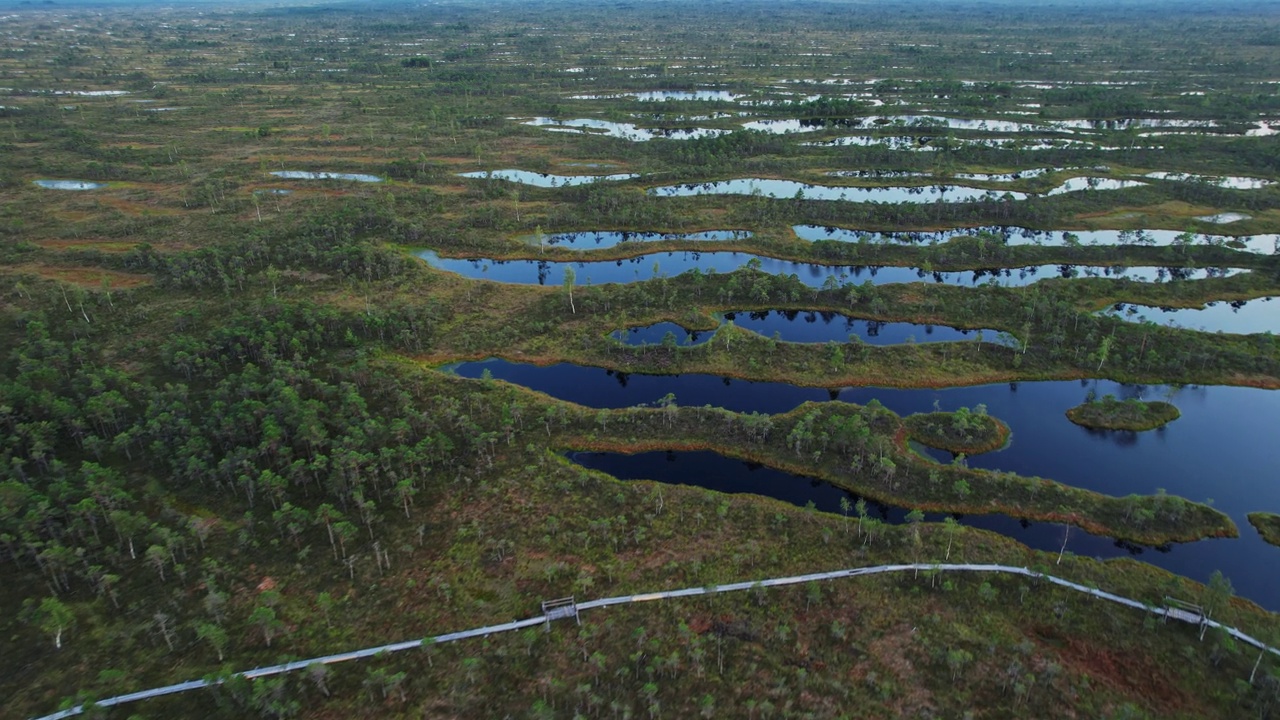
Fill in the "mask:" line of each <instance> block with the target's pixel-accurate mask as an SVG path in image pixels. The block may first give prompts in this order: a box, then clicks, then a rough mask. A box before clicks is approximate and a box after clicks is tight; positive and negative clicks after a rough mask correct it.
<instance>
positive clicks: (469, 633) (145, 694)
mask: <svg viewBox="0 0 1280 720" xmlns="http://www.w3.org/2000/svg"><path fill="white" fill-rule="evenodd" d="M921 570H925V571H940V572H989V573H1002V574H1007V575H1024V576H1026V577H1030V578H1036V579H1040V580H1044V581H1046V582H1050V583H1053V584H1054V585H1058V586H1061V587H1064V588H1068V589H1070V590H1075V591H1077V592H1082V593H1085V594H1087V595H1091V596H1093V597H1096V598H1100V599H1102V600H1107V601H1109V602H1113V603H1117V604H1119V605H1124V606H1126V607H1131V608H1134V609H1135V610H1142V611H1144V612H1149V613H1152V614H1155V615H1160V616H1163V617H1164V618H1165V619H1168V618H1172V619H1174V620H1180V621H1182V622H1185V623H1190V624H1192V625H1197V626H1201V627H1202V628H1204V627H1212V628H1220V629H1222V630H1223V631H1225V632H1226V633H1227V634H1228V635H1230V636H1231V637H1233V638H1235V639H1236V640H1238V641H1240V642H1242V643H1245V644H1246V645H1250V646H1252V647H1254V648H1257V649H1258V650H1261V651H1262V652H1269V653H1271V654H1272V655H1276V656H1278V657H1280V649H1277V648H1274V647H1271V646H1270V645H1267V644H1266V643H1264V642H1262V641H1261V640H1258V639H1256V638H1254V637H1252V636H1250V635H1246V634H1245V633H1243V632H1241V631H1240V630H1238V629H1236V628H1234V627H1229V626H1227V625H1223V624H1222V623H1220V622H1218V621H1216V620H1210V619H1208V618H1206V617H1205V616H1204V615H1203V614H1202V612H1193V611H1189V610H1186V609H1183V608H1180V607H1170V606H1168V605H1165V606H1155V605H1149V604H1147V603H1144V602H1139V601H1138V600H1133V599H1130V598H1126V597H1121V596H1120V595H1115V594H1112V593H1109V592H1106V591H1104V590H1098V589H1097V588H1091V587H1088V586H1086V585H1081V584H1080V583H1075V582H1071V581H1070V580H1063V579H1062V578H1059V577H1054V576H1052V575H1046V574H1044V573H1040V572H1036V571H1034V570H1028V569H1027V568H1024V567H1014V566H1011V565H964V564H949V563H911V564H905V565H876V566H874V567H863V568H850V569H847V570H833V571H831V572H821V573H812V574H809V575H793V576H790V577H781V578H769V579H766V580H753V581H748V582H739V583H730V584H728V585H708V586H706V587H691V588H683V589H680V590H663V591H660V592H653V593H646V594H641V595H620V596H618V597H611V598H601V599H599V600H590V601H587V602H584V603H574V604H573V605H572V607H573V613H572V614H571V615H570V614H568V612H569V611H568V607H569V606H566V605H558V606H553V607H551V608H550V609H548V608H544V612H545V614H544V615H541V616H539V617H532V618H527V619H525V620H514V621H512V622H509V623H502V624H500V625H489V626H487V627H480V628H474V629H472V630H462V631H460V632H454V633H447V634H445V635H436V636H435V637H430V638H426V639H423V640H406V641H405V642H399V643H394V644H391V645H380V646H378V647H371V648H365V649H363V650H353V651H351V652H346V653H340V654H337V655H325V656H323V657H316V658H311V659H309V660H295V661H293V662H288V663H284V664H282V665H272V666H270V667H264V668H254V669H253V670H245V671H242V672H238V673H235V674H233V675H232V677H243V678H246V679H250V680H252V679H254V678H260V677H269V676H271V675H280V674H283V673H288V672H294V671H295V670H304V669H306V668H307V667H310V666H311V665H332V664H334V663H340V662H347V661H349V660H359V659H361V658H369V657H373V656H375V655H381V654H383V653H394V652H400V651H402V650H412V649H414V648H419V647H422V646H423V644H424V643H425V644H428V645H430V644H439V643H447V642H455V641H458V640H466V639H469V638H474V637H484V636H488V635H492V634H493V633H500V632H510V631H512V630H521V629H524V628H527V627H535V626H537V625H549V623H550V622H551V620H553V619H556V618H558V617H576V616H577V614H578V613H580V612H581V611H583V610H594V609H596V608H605V607H610V606H612V605H626V604H629V603H639V602H649V601H651V600H670V599H672V598H682V597H694V596H696V595H711V594H714V593H723V592H735V591H738V590H750V589H752V588H757V587H782V586H786V585H802V584H804V583H810V582H820V581H827V580H840V579H843V578H851V577H860V576H863V575H880V574H883V573H899V572H907V571H913V572H918V571H921ZM566 600H568V601H569V602H572V598H566ZM553 602H555V601H553ZM1202 634H1203V633H1202ZM222 682H224V678H212V679H200V680H188V681H187V682H184V683H178V684H177V685H166V686H165V687H160V688H154V689H151V690H141V691H139V692H134V693H129V694H128V695H117V696H116V697H112V698H106V699H105V700H98V701H97V702H96V703H94V705H95V706H96V707H112V706H114V705H123V704H125V703H130V702H135V701H137V700H146V699H148V698H155V697H163V696H165V695H173V694H176V693H181V692H186V691H188V690H198V689H200V688H205V687H210V686H213V685H218V684H221V683H222ZM84 710H85V707H84V706H83V705H77V706H75V707H72V708H68V709H66V710H59V711H58V712H55V713H53V714H50V715H45V716H42V717H40V718H36V719H35V720H62V718H68V717H72V716H75V715H79V714H80V713H82V712H84Z"/></svg>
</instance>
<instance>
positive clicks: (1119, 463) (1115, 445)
mask: <svg viewBox="0 0 1280 720" xmlns="http://www.w3.org/2000/svg"><path fill="white" fill-rule="evenodd" d="M485 370H488V371H489V372H490V373H491V374H492V375H493V377H495V378H498V379H501V380H506V381H508V382H512V383H515V384H519V385H523V386H525V387H529V388H532V389H534V390H537V391H540V392H544V393H547V394H549V395H552V396H554V397H557V398H561V399H564V400H568V401H571V402H575V403H580V404H582V405H586V406H589V407H598V408H621V407H630V406H635V405H638V404H643V403H652V402H654V401H656V400H658V399H659V398H661V397H663V396H664V395H666V394H668V393H673V394H674V395H675V399H676V402H677V403H678V404H679V405H685V406H701V405H712V406H718V407H723V408H726V409H728V410H734V411H738V412H752V411H755V412H764V413H778V412H785V411H787V410H790V409H792V408H794V407H796V406H797V405H799V404H800V403H801V402H804V401H806V400H812V401H818V402H825V401H830V400H833V399H838V400H841V401H847V402H854V403H859V404H863V403H866V402H868V401H870V400H871V399H873V398H874V399H876V400H878V401H880V402H881V403H883V404H884V405H885V406H886V407H888V408H889V409H890V410H893V411H894V412H897V413H899V414H903V415H906V414H911V413H915V412H929V411H932V410H933V409H934V407H935V403H936V405H937V407H940V408H941V409H943V410H955V409H956V408H959V407H962V406H963V407H974V406H976V405H978V404H979V403H981V404H984V405H986V406H987V410H988V412H989V413H990V414H992V415H994V416H996V417H998V418H1000V419H1001V420H1003V421H1005V422H1006V423H1008V425H1009V427H1010V429H1011V430H1012V431H1013V439H1012V442H1011V443H1010V444H1009V446H1008V447H1007V448H1005V449H1004V450H1001V451H998V452H993V453H988V454H984V455H978V456H975V457H972V458H969V465H970V466H971V467H976V468H985V469H992V470H1001V471H1008V472H1016V473H1018V474H1020V475H1025V476H1041V477H1046V478H1050V479H1053V480H1057V481H1059V482H1063V483H1066V484H1068V485H1073V486H1076V487H1082V488H1087V489H1091V490H1095V491H1098V492H1101V493H1106V494H1108V495H1116V496H1124V495H1128V494H1131V493H1137V494H1152V493H1155V492H1156V491H1157V489H1160V488H1163V489H1165V490H1166V491H1167V492H1169V493H1170V494H1172V495H1180V496H1183V497H1186V498H1188V499H1190V500H1194V501H1199V502H1203V501H1206V500H1208V499H1210V498H1211V499H1212V500H1213V503H1214V506H1215V507H1217V508H1218V509H1220V510H1222V511H1223V512H1225V513H1227V514H1228V515H1230V516H1231V518H1232V519H1233V520H1234V521H1235V522H1236V524H1237V525H1239V526H1240V534H1241V538H1239V539H1236V540H1207V541H1202V542H1198V543H1191V544H1186V545H1179V546H1176V547H1174V548H1173V550H1172V551H1171V552H1168V553H1158V552H1147V553H1145V554H1144V556H1143V557H1144V559H1146V560H1148V561H1150V562H1153V563H1155V564H1157V565H1160V566H1161V567H1164V568H1167V569H1169V570H1172V571H1174V572H1177V573H1179V574H1183V575H1187V576H1188V577H1193V578H1196V579H1199V580H1202V581H1203V580H1206V579H1207V578H1208V577H1209V575H1210V574H1211V573H1212V572H1213V570H1215V569H1219V570H1222V571H1223V573H1225V574H1226V575H1227V576H1228V577H1230V578H1231V581H1232V582H1233V583H1234V584H1235V587H1236V588H1237V590H1238V591H1239V593H1240V594H1241V595H1244V596H1246V597H1249V598H1250V599H1252V600H1254V601H1256V602H1259V603H1261V604H1263V605H1265V606H1267V607H1271V608H1275V607H1280V574H1278V573H1274V572H1270V571H1269V570H1267V568H1272V567H1274V566H1275V564H1276V562H1277V561H1280V548H1276V547H1273V546H1270V545H1267V544H1266V543H1264V542H1263V541H1262V539H1261V538H1260V537H1259V536H1258V534H1257V533H1256V531H1255V530H1254V529H1253V527H1252V526H1251V525H1249V524H1248V521H1247V520H1246V519H1245V514H1246V513H1248V512H1252V511H1255V510H1269V511H1272V512H1275V511H1277V510H1280V483H1277V482H1276V480H1275V476H1276V471H1277V470H1278V469H1280V443H1277V442H1275V437H1274V436H1275V432H1274V428H1275V420H1276V418H1280V392H1276V391H1270V390H1258V389H1254V388H1238V387H1223V386H1212V387H1195V386H1191V387H1183V388H1175V387H1169V386H1137V385H1122V384H1119V383H1115V382H1111V381H1106V380H1101V381H1092V380H1091V381H1084V382H1081V381H1059V382H1026V383H1012V384H998V385H982V386H977V387H967V388H948V389H942V390H932V389H923V390H896V389H888V388H843V389H832V390H826V389H822V388H803V387H797V386H794V385H788V384H784V383H753V382H745V381H740V380H729V379H725V378H721V377H716V376H713V375H696V374H687V375H675V376H654V375H638V374H625V373H614V372H611V371H606V370H603V369H600V368H591V367H585V366H579V365H572V364H568V363H562V364H559V365H553V366H550V367H536V366H533V365H523V364H518V363H509V362H506V361H498V360H491V361H485V362H471V363H463V364H461V365H459V366H457V367H456V368H455V371H456V372H457V373H458V374H459V375H463V376H466V377H479V376H480V375H481V374H482V373H483V372H484V371H485ZM1090 392H1093V393H1095V394H1096V395H1098V396H1102V395H1105V394H1113V395H1115V396H1117V397H1120V398H1127V397H1138V398H1144V399H1167V400H1168V401H1170V402H1172V403H1173V404H1174V405H1176V406H1178V408H1179V409H1180V410H1181V411H1182V417H1181V418H1180V419H1178V420H1176V421H1174V422H1173V423H1171V424H1170V425H1168V426H1166V427H1165V428H1163V429H1161V430H1156V431H1152V432H1147V433H1116V432H1097V431H1090V430H1087V429H1085V428H1081V427H1079V426H1076V425H1074V424H1072V423H1071V422H1069V421H1068V420H1067V419H1066V417H1065V416H1064V413H1065V411H1066V410H1067V409H1068V408H1070V407H1072V406H1074V405H1077V404H1079V403H1080V402H1082V401H1083V400H1084V399H1085V398H1086V396H1087V395H1088V394H1089V393H1090ZM631 462H633V461H632V460H631V459H626V457H625V456H624V459H620V460H618V461H617V464H614V465H610V466H609V467H610V469H609V471H610V472H614V471H615V470H616V471H618V472H620V473H621V474H622V475H623V476H630V475H629V474H628V473H627V472H623V470H622V469H621V468H623V467H624V466H626V465H628V463H631ZM636 467H640V466H639V465H637V466H636ZM735 472H742V473H746V472H749V471H748V470H747V469H746V468H745V466H744V467H743V469H742V470H740V471H737V470H735ZM699 476H700V475H699V473H696V472H695V473H692V474H690V475H689V476H688V479H689V480H690V481H691V482H695V484H696V481H697V480H698V478H699ZM679 477H680V473H673V474H667V475H664V476H662V477H658V478H654V479H659V480H667V481H671V482H680V481H681V480H679V479H678V478H679ZM735 482H736V481H735ZM815 502H816V500H815ZM800 504H803V503H800ZM1001 532H1004V530H1001ZM1079 534H1080V535H1081V536H1082V537H1083V536H1084V534H1083V533H1079ZM1014 536H1015V537H1019V536H1017V535H1014ZM1058 537H1059V541H1060V535H1059V536H1058ZM1020 539H1022V538H1020ZM1046 542H1047V540H1046ZM1103 544H1104V545H1105V544H1106V543H1103ZM1073 547H1074V546H1073ZM1046 549H1048V548H1046ZM1095 549H1096V548H1094V547H1093V546H1089V549H1088V550H1087V552H1088V554H1100V553H1099V552H1095ZM1104 549H1105V548H1104ZM1076 551H1077V552H1081V553H1085V552H1086V550H1085V549H1082V548H1076Z"/></svg>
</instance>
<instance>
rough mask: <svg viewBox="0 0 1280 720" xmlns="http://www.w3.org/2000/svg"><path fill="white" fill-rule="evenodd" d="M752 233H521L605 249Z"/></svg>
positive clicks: (532, 240) (534, 241)
mask: <svg viewBox="0 0 1280 720" xmlns="http://www.w3.org/2000/svg"><path fill="white" fill-rule="evenodd" d="M750 237H751V231H749V230H706V231H703V232H693V233H660V232H629V231H621V232H616V231H611V230H597V231H594V232H591V231H588V232H564V233H553V234H550V235H547V234H544V235H543V236H542V238H541V241H539V238H538V236H537V235H522V236H521V237H520V239H521V240H523V241H524V242H526V243H528V244H530V245H534V246H542V245H545V246H546V247H563V248H572V249H574V250H603V249H604V248H611V247H614V246H616V245H621V244H623V243H629V242H658V241H661V240H688V241H702V242H708V241H712V242H713V241H724V240H746V239H747V238H750Z"/></svg>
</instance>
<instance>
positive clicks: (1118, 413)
mask: <svg viewBox="0 0 1280 720" xmlns="http://www.w3.org/2000/svg"><path fill="white" fill-rule="evenodd" d="M1181 416H1182V413H1180V412H1178V408H1176V407H1174V406H1173V405H1170V404H1169V403H1167V402H1161V401H1158V400H1157V401H1152V402H1146V401H1143V400H1135V399H1133V398H1130V399H1128V400H1117V399H1116V398H1115V397H1114V396H1112V395H1106V396H1104V397H1103V398H1102V399H1101V400H1090V401H1087V402H1084V403H1082V404H1080V405H1077V406H1075V407H1073V408H1071V409H1070V410H1068V411H1067V419H1068V420H1070V421H1071V422H1073V423H1075V424H1077V425H1081V426H1083V427H1087V428H1095V429H1099V430H1130V431H1134V432H1141V431H1143V430H1154V429H1156V428H1158V427H1164V426H1165V425H1168V424H1169V423H1171V422H1173V421H1174V420H1177V419H1178V418H1179V417H1181Z"/></svg>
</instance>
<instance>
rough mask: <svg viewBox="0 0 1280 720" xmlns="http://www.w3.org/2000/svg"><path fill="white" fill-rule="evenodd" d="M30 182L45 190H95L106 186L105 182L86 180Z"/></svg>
mask: <svg viewBox="0 0 1280 720" xmlns="http://www.w3.org/2000/svg"><path fill="white" fill-rule="evenodd" d="M31 182H33V183H35V184H36V185H39V186H40V187H42V188H45V189H46V190H97V189H99V188H104V187H106V183H96V182H89V181H88V180H32V181H31Z"/></svg>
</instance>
